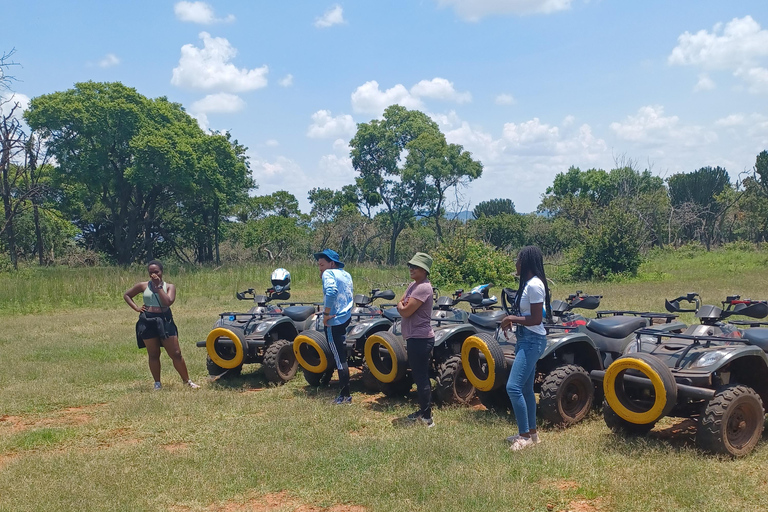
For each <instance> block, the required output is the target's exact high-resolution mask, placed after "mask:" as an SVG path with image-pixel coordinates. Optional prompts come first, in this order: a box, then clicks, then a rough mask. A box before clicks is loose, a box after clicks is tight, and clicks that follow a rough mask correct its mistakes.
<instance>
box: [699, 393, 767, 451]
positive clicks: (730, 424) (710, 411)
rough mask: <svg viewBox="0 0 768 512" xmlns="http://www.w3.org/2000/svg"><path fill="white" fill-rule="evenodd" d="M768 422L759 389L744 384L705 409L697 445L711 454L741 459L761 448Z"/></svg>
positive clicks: (719, 395)
mask: <svg viewBox="0 0 768 512" xmlns="http://www.w3.org/2000/svg"><path fill="white" fill-rule="evenodd" d="M764 422H765V410H764V409H763V402H762V400H760V395H758V394H757V393H756V392H755V390H753V389H752V388H750V387H749V386H744V385H730V386H726V387H725V388H723V389H721V390H719V391H718V392H717V394H715V396H714V398H712V400H710V401H709V402H708V403H707V405H706V406H705V407H704V413H703V414H702V415H701V418H700V419H699V429H698V432H697V434H696V444H697V445H698V446H699V448H701V449H702V450H705V451H708V452H710V453H716V454H723V455H730V456H732V457H741V456H744V455H746V454H748V453H749V452H751V451H752V450H753V449H754V447H755V445H757V443H758V441H759V440H760V438H761V437H762V435H763V427H764Z"/></svg>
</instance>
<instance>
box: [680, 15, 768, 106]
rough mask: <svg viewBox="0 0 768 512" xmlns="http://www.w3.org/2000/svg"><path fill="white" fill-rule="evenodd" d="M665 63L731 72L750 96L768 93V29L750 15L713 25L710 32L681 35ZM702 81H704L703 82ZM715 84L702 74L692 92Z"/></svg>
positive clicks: (703, 31) (702, 31)
mask: <svg viewBox="0 0 768 512" xmlns="http://www.w3.org/2000/svg"><path fill="white" fill-rule="evenodd" d="M677 41H678V44H677V46H676V47H675V48H674V49H673V50H672V53H671V54H670V55H669V57H668V59H667V61H668V62H669V64H670V65H678V66H695V67H699V68H701V69H704V70H708V71H714V70H724V71H731V72H732V73H733V75H734V76H735V77H737V78H740V79H742V80H743V81H744V82H746V84H747V85H748V86H749V91H750V92H752V93H768V69H766V67H765V66H764V65H763V63H764V62H766V60H767V59H768V30H764V29H762V28H760V24H759V23H757V22H756V21H755V20H754V19H753V18H752V17H751V16H745V17H743V18H734V19H732V20H731V21H729V22H728V23H726V24H725V25H724V24H722V23H718V24H716V25H715V26H714V27H713V28H712V32H709V31H707V30H699V31H698V32H696V33H695V34H691V33H689V32H685V33H683V34H682V35H681V36H679V37H678V39H677ZM702 80H703V81H702ZM708 86H714V83H713V82H712V81H711V80H710V79H709V78H708V77H706V75H705V78H703V79H702V78H701V76H700V79H699V83H698V84H697V85H696V89H695V90H704V89H705V88H706V87H708Z"/></svg>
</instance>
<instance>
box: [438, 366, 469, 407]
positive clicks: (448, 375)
mask: <svg viewBox="0 0 768 512" xmlns="http://www.w3.org/2000/svg"><path fill="white" fill-rule="evenodd" d="M476 391H477V390H476V389H475V387H474V386H473V385H472V383H471V382H469V379H468V378H467V374H466V373H464V367H463V366H462V364H461V356H460V355H455V356H451V357H449V358H448V359H447V360H446V361H445V362H444V363H443V364H441V365H440V370H439V372H438V374H437V387H436V388H435V394H436V395H437V398H438V400H440V401H441V402H442V403H444V404H461V405H469V403H470V402H471V401H472V400H473V399H474V398H475V393H476Z"/></svg>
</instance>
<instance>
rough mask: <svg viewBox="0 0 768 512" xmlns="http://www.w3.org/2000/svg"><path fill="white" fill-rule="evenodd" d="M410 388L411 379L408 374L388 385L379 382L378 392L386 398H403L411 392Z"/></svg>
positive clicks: (411, 385) (411, 384)
mask: <svg viewBox="0 0 768 512" xmlns="http://www.w3.org/2000/svg"><path fill="white" fill-rule="evenodd" d="M412 387H413V378H412V377H411V375H410V374H407V375H406V376H405V377H403V378H402V379H400V380H398V381H396V382H390V383H389V384H385V383H384V382H379V390H381V392H382V393H384V394H385V395H387V396H398V397H400V396H405V395H407V394H408V393H409V392H410V391H411V388H412Z"/></svg>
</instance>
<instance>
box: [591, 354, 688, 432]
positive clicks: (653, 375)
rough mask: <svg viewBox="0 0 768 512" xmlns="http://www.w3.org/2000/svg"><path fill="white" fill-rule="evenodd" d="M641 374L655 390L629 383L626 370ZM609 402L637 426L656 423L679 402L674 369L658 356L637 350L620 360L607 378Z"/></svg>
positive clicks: (618, 412)
mask: <svg viewBox="0 0 768 512" xmlns="http://www.w3.org/2000/svg"><path fill="white" fill-rule="evenodd" d="M627 371H630V372H632V373H639V374H641V375H643V376H644V377H645V378H647V379H648V380H649V381H650V384H651V386H652V389H653V392H652V393H651V392H650V390H644V389H642V388H637V387H633V386H629V390H628V389H627V386H625V383H624V378H623V375H624V374H625V372H627ZM603 391H604V392H605V401H606V402H607V403H608V405H610V406H611V409H612V410H613V412H615V413H616V414H617V415H618V416H620V417H621V418H623V419H624V420H626V421H628V422H630V423H635V424H637V425H647V424H651V423H656V422H657V421H659V419H661V418H663V417H664V416H666V415H667V414H669V412H670V411H671V410H672V408H673V407H674V406H675V404H676V403H677V383H676V382H675V377H674V376H673V375H672V371H671V370H670V369H669V368H668V367H667V365H666V364H664V362H663V361H661V360H660V359H659V358H657V357H656V356H653V355H651V354H646V353H643V352H636V353H633V354H630V355H626V356H622V357H619V358H618V359H616V361H614V362H613V363H612V364H611V365H610V366H609V367H608V368H607V369H606V370H605V376H604V377H603Z"/></svg>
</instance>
